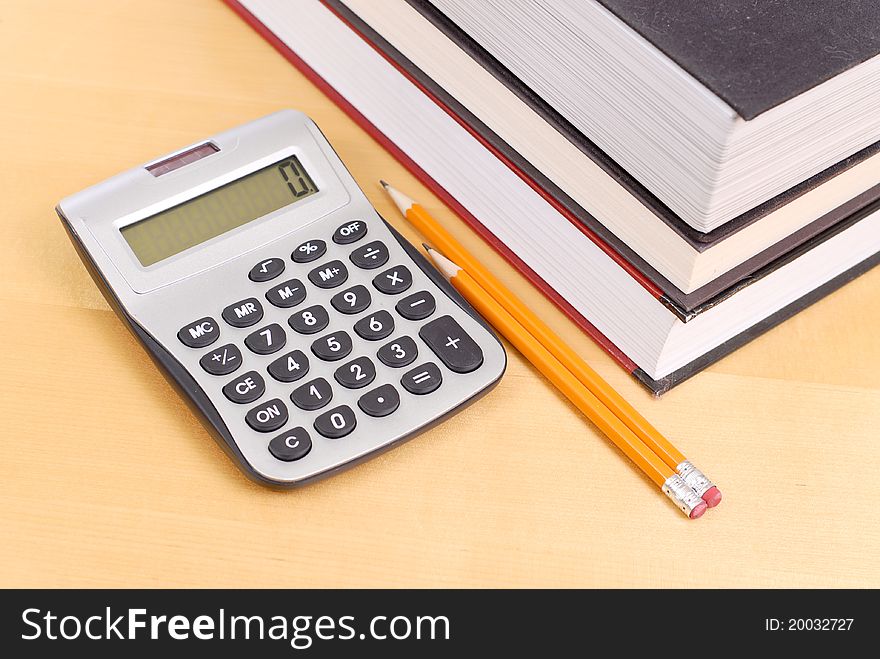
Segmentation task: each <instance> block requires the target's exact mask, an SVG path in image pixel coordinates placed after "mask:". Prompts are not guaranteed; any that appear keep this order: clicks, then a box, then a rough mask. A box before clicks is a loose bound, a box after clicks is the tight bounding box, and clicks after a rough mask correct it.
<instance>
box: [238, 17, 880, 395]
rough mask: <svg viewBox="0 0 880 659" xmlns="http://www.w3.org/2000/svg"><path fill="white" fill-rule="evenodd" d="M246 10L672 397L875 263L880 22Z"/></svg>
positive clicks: (629, 364) (878, 245)
mask: <svg viewBox="0 0 880 659" xmlns="http://www.w3.org/2000/svg"><path fill="white" fill-rule="evenodd" d="M227 2H228V3H229V4H230V5H231V6H232V7H233V8H234V9H235V10H236V11H237V12H238V13H239V14H240V15H241V16H242V17H244V18H245V19H246V20H248V22H250V23H251V24H252V25H253V26H254V27H255V28H256V29H257V30H258V31H259V32H260V33H261V34H262V35H263V36H265V37H266V38H267V39H268V40H269V41H270V42H271V43H273V45H275V46H276V48H278V49H279V51H280V52H282V54H284V55H285V56H286V57H287V58H288V59H289V60H290V61H291V62H292V63H293V64H294V65H296V66H297V67H298V68H300V69H301V70H302V71H304V72H305V73H306V74H307V75H308V76H309V77H310V78H311V79H312V80H314V81H315V82H316V83H317V84H318V85H319V86H321V87H322V89H323V90H324V91H325V92H326V93H327V94H328V95H330V96H331V97H332V98H333V100H334V101H335V102H337V103H338V104H339V105H340V106H341V107H343V108H344V109H345V110H346V111H347V112H348V113H349V114H350V115H351V116H352V117H354V118H355V120H356V121H358V122H359V123H360V124H361V125H362V126H363V127H364V128H366V129H367V130H368V131H370V132H371V133H372V134H373V136H374V137H375V138H376V139H377V140H378V141H379V142H380V143H382V144H383V145H384V146H385V147H386V148H388V149H389V150H390V151H391V152H392V153H394V154H395V156H397V157H398V158H399V159H400V160H401V161H402V162H403V163H404V164H405V165H406V166H407V167H408V168H409V169H411V170H412V171H413V172H415V173H416V174H417V175H418V176H419V177H420V178H421V180H422V181H423V182H425V183H426V184H427V185H428V186H429V187H431V188H432V189H433V190H434V191H435V192H436V193H437V194H438V195H439V196H440V197H441V198H443V199H444V201H446V203H448V204H449V205H450V207H451V208H453V209H454V210H455V211H456V212H457V213H458V214H459V215H461V216H462V217H463V218H464V219H465V220H466V221H467V222H468V223H469V224H470V225H471V226H472V227H473V228H474V229H475V230H476V231H478V232H479V233H480V234H481V235H482V236H483V237H484V238H485V239H486V240H487V241H489V242H490V243H491V244H492V245H493V246H494V247H495V248H496V249H498V250H499V251H500V252H501V253H502V254H503V255H505V256H506V257H507V258H508V259H509V260H510V261H511V263H513V264H514V265H515V266H516V267H517V268H518V269H519V270H520V271H521V272H523V273H524V274H525V275H526V276H527V277H528V278H529V279H530V280H531V281H532V282H533V283H534V284H535V285H536V286H538V287H540V288H541V289H542V290H543V291H544V292H545V293H546V294H547V295H548V296H549V297H550V298H552V299H553V300H554V301H555V302H556V303H557V304H558V305H559V306H560V307H561V308H562V309H563V310H564V311H565V312H566V313H567V314H568V315H569V316H570V317H571V318H572V319H573V320H574V321H575V322H577V323H578V324H579V325H580V326H581V327H582V328H583V329H584V330H585V331H586V332H588V333H589V334H590V335H591V336H592V337H594V338H595V339H596V340H597V341H598V342H599V343H600V344H601V345H603V346H604V347H605V348H606V349H607V350H608V351H609V352H610V353H611V354H612V355H613V356H614V357H615V358H616V359H617V360H618V361H619V362H620V363H621V364H623V365H624V366H625V367H626V368H627V369H628V370H630V371H631V372H632V373H633V374H634V375H635V376H636V377H638V378H639V379H640V380H641V381H642V382H643V383H644V384H645V385H647V386H648V387H650V388H651V389H652V390H653V391H655V392H657V393H661V392H663V391H666V390H668V389H669V388H670V387H672V386H674V385H675V384H677V383H679V382H681V381H683V380H684V379H686V378H687V377H689V376H691V375H693V374H694V373H696V372H698V371H699V370H701V369H703V368H705V367H706V366H707V365H709V364H711V363H712V362H714V361H716V360H717V359H719V358H721V357H723V356H724V355H726V354H728V353H729V352H731V351H732V350H734V349H736V348H737V347H739V346H741V345H743V344H744V343H745V342H747V341H749V340H750V339H752V338H754V337H755V336H757V335H759V334H760V333H762V332H764V331H766V330H768V329H769V328H771V327H773V326H775V325H776V324H778V323H780V322H781V321H783V320H785V319H786V318H788V317H789V316H791V315H792V314H794V313H796V312H797V311H799V310H801V309H803V308H804V307H805V306H807V305H809V304H811V303H812V302H814V301H816V300H818V299H819V298H821V297H823V296H824V295H827V294H828V293H830V292H832V291H833V290H835V289H836V288H838V287H840V286H841V285H843V284H844V283H846V282H847V281H849V280H851V279H853V278H854V277H856V276H858V275H859V274H861V273H863V272H865V271H866V270H868V269H869V268H871V267H872V266H873V265H875V264H876V263H877V262H878V261H880V56H878V54H880V3H876V2H872V1H868V0H864V1H862V0H858V1H853V2H847V3H827V2H822V1H820V0H809V1H805V2H797V3H794V2H782V1H775V2H772V1H768V2H761V3H755V2H754V1H753V0H723V1H722V0H708V1H706V2H700V3H694V2H688V1H686V0H667V1H665V2H663V3H645V2H638V1H636V0H481V1H480V2H473V1H472V0H432V1H431V2H427V1H426V0H383V1H382V2H375V1H371V0H323V1H321V0H227Z"/></svg>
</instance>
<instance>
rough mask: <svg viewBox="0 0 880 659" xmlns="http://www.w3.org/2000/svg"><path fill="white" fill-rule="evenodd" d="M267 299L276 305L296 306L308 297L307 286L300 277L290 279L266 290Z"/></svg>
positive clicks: (283, 306)
mask: <svg viewBox="0 0 880 659" xmlns="http://www.w3.org/2000/svg"><path fill="white" fill-rule="evenodd" d="M266 299H267V300H269V302H271V303H272V304H274V305H275V306H276V307H281V308H282V309H286V308H288V307H295V306H296V305H298V304H299V303H300V302H302V301H303V300H305V299H306V287H305V284H303V283H302V282H301V281H300V280H299V279H289V280H287V281H286V282H284V283H281V284H278V285H277V286H273V287H272V288H270V289H269V290H268V291H266Z"/></svg>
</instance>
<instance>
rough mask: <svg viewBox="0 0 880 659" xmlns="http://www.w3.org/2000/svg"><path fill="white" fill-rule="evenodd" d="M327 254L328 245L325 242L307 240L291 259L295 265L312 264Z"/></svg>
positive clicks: (294, 251)
mask: <svg viewBox="0 0 880 659" xmlns="http://www.w3.org/2000/svg"><path fill="white" fill-rule="evenodd" d="M326 252H327V243H325V242H324V241H323V240H307V241H306V242H304V243H303V244H302V245H300V246H299V247H297V248H296V249H295V250H293V254H291V255H290V258H292V259H293V261H294V263H311V262H312V261H314V260H315V259H319V258H321V257H322V256H324V254H325V253H326Z"/></svg>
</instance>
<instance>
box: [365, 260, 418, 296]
mask: <svg viewBox="0 0 880 659" xmlns="http://www.w3.org/2000/svg"><path fill="white" fill-rule="evenodd" d="M373 286H375V287H376V288H378V289H379V290H380V291H382V292H383V293H387V294H388V295H397V294H398V293H403V292H404V291H405V290H406V289H407V288H409V287H410V286H412V273H411V272H410V271H409V268H407V267H406V266H405V265H396V266H394V267H393V268H389V269H388V270H385V271H384V272H381V273H379V274H378V275H376V276H375V277H374V278H373Z"/></svg>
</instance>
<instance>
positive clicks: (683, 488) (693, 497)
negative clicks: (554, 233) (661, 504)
mask: <svg viewBox="0 0 880 659" xmlns="http://www.w3.org/2000/svg"><path fill="white" fill-rule="evenodd" d="M662 490H663V494H665V495H666V496H668V497H669V498H670V499H672V502H673V503H674V504H675V505H676V506H678V508H679V509H680V510H681V511H682V512H683V513H684V514H685V515H687V516H688V517H690V516H691V512H692V511H693V509H694V508H696V507H697V506H698V505H699V504H701V503H703V500H702V499H701V498H700V496H699V495H698V494H697V493H696V492H694V490H693V488H691V486H690V485H688V484H687V483H686V482H685V480H684V479H683V478H682V477H681V476H679V475H678V474H674V475H672V476H670V477H669V478H667V479H666V482H665V483H663V488H662Z"/></svg>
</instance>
